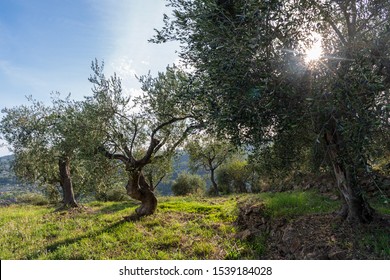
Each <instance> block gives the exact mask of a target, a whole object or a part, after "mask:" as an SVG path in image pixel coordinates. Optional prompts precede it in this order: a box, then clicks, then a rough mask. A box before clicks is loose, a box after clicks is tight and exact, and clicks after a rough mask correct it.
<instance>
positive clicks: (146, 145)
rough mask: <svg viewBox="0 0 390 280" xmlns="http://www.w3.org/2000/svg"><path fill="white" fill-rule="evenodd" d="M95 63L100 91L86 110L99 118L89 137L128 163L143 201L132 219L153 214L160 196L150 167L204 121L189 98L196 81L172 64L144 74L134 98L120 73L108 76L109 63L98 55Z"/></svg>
mask: <svg viewBox="0 0 390 280" xmlns="http://www.w3.org/2000/svg"><path fill="white" fill-rule="evenodd" d="M92 69H93V72H94V73H93V75H92V76H91V78H90V81H91V82H92V83H93V85H94V88H93V93H94V96H93V97H91V98H89V99H87V101H86V103H85V111H86V112H89V114H90V117H89V118H90V119H93V120H94V122H93V123H91V125H92V126H91V127H89V128H88V131H89V133H91V134H90V135H91V136H90V137H89V138H90V139H95V144H94V146H95V147H96V150H97V151H100V152H101V153H103V154H104V155H105V156H106V157H108V158H110V159H115V160H119V161H121V162H122V163H123V164H124V165H125V170H126V172H127V175H128V181H127V185H126V190H127V193H128V195H129V196H130V197H132V198H133V199H136V200H139V201H141V206H140V207H139V208H137V209H136V212H135V214H133V215H131V216H129V217H126V219H129V220H132V219H138V218H140V217H143V216H146V215H151V214H153V213H154V212H155V210H156V207H157V199H156V196H155V194H154V186H153V182H151V181H150V180H148V178H147V177H146V176H145V174H144V169H145V167H146V166H147V165H150V164H153V163H155V162H157V160H158V159H160V158H166V157H170V156H171V155H172V154H173V152H174V151H175V149H176V148H177V147H178V146H179V145H180V144H181V143H182V141H183V140H184V139H185V138H186V137H187V135H189V134H190V133H191V132H193V131H194V130H196V129H197V128H199V127H200V125H201V122H200V121H199V120H198V119H196V116H197V114H195V111H196V110H197V108H196V105H195V104H194V103H193V102H189V98H188V96H189V95H190V94H191V91H192V90H193V87H194V85H195V84H194V83H191V82H190V81H189V79H188V77H187V75H186V74H185V73H184V72H182V71H180V70H179V69H177V68H174V67H173V68H167V71H166V73H160V74H159V75H158V77H157V78H153V77H151V76H150V75H147V76H142V77H141V78H140V82H141V83H142V90H143V94H142V96H140V97H138V98H134V99H131V97H130V96H126V95H125V94H124V93H123V91H122V86H121V80H120V78H119V77H117V76H116V75H114V76H112V77H110V78H106V77H105V75H104V73H103V65H99V64H98V63H97V62H96V61H95V62H94V63H93V64H92ZM184 97H186V98H184Z"/></svg>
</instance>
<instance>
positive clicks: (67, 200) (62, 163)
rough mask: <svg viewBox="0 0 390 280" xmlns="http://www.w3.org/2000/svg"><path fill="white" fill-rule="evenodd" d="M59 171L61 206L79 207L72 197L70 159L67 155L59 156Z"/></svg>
mask: <svg viewBox="0 0 390 280" xmlns="http://www.w3.org/2000/svg"><path fill="white" fill-rule="evenodd" d="M58 168H59V172H60V184H61V188H62V192H63V204H64V205H63V207H64V208H67V207H70V208H73V207H79V205H78V204H77V202H76V199H75V197H74V192H73V184H72V179H71V176H70V160H69V158H68V157H64V158H60V159H59V161H58Z"/></svg>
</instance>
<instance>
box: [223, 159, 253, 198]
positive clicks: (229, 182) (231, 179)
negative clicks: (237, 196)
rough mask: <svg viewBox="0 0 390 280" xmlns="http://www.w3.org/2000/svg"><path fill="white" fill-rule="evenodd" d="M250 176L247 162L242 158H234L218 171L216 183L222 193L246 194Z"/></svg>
mask: <svg viewBox="0 0 390 280" xmlns="http://www.w3.org/2000/svg"><path fill="white" fill-rule="evenodd" d="M251 175H252V172H251V168H250V166H249V165H248V162H247V161H246V160H245V159H243V158H242V157H239V156H235V157H233V158H231V159H230V160H229V161H227V162H226V163H224V164H223V165H222V166H221V167H220V168H219V169H218V171H217V181H218V184H219V186H220V188H221V192H222V193H225V194H230V193H246V192H248V191H249V189H248V187H249V182H250V176H251Z"/></svg>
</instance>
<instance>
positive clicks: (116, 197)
mask: <svg viewBox="0 0 390 280" xmlns="http://www.w3.org/2000/svg"><path fill="white" fill-rule="evenodd" d="M95 198H96V199H97V200H98V201H104V202H107V201H126V200H129V196H128V195H127V193H126V191H125V190H124V189H109V190H106V191H99V192H97V193H96V195H95Z"/></svg>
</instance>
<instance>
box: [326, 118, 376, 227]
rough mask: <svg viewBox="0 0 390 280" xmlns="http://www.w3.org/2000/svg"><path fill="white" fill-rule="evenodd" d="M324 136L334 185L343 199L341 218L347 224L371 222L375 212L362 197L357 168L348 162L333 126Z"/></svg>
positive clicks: (338, 135) (341, 142)
mask: <svg viewBox="0 0 390 280" xmlns="http://www.w3.org/2000/svg"><path fill="white" fill-rule="evenodd" d="M324 136H325V141H326V144H327V153H328V157H329V160H330V162H331V164H332V167H333V172H334V175H335V178H336V184H337V187H338V189H339V191H340V193H341V195H342V198H343V206H342V209H341V212H340V214H341V216H342V217H343V218H345V219H346V220H347V221H349V222H360V223H369V222H371V221H372V220H373V217H374V213H375V211H374V209H373V208H371V206H370V205H369V204H368V202H367V200H366V199H365V197H364V193H363V189H362V187H361V185H360V182H359V176H358V174H357V171H356V170H357V169H358V166H356V163H354V161H353V160H351V161H350V162H348V159H347V158H348V155H347V156H346V154H345V153H346V152H345V147H343V145H344V142H343V140H342V138H341V136H340V134H339V133H338V132H337V129H336V128H335V125H334V124H333V125H332V128H331V129H329V130H328V131H326V132H325V135H324Z"/></svg>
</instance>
